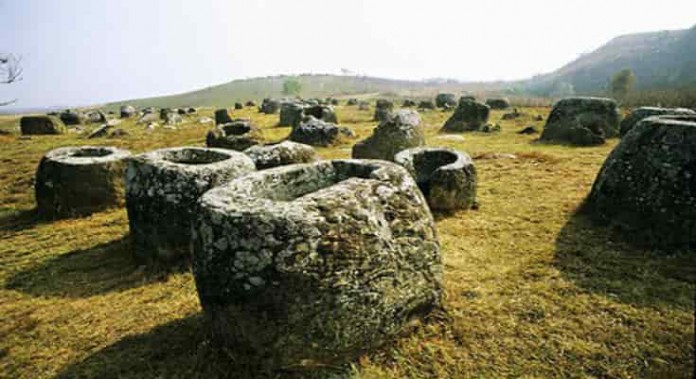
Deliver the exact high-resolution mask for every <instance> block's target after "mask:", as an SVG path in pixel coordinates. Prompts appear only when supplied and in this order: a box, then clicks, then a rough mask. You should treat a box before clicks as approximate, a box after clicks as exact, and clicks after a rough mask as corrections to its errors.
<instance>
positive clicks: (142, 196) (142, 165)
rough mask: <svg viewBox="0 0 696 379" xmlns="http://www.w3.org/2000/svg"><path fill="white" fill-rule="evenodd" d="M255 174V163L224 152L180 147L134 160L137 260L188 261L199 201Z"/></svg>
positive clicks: (131, 196)
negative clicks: (243, 177) (223, 187)
mask: <svg viewBox="0 0 696 379" xmlns="http://www.w3.org/2000/svg"><path fill="white" fill-rule="evenodd" d="M254 170H255V166H254V162H252V160H251V158H249V157H247V156H246V155H244V154H242V153H238V152H235V151H229V150H222V149H206V148H199V147H176V148H169V149H161V150H155V151H151V152H148V153H145V154H141V155H138V156H135V157H133V158H132V159H131V160H129V162H128V168H127V170H126V205H127V208H128V222H129V225H130V234H131V238H132V240H133V245H134V252H135V256H136V258H138V259H139V260H141V261H145V262H153V263H154V262H170V261H174V260H178V259H182V258H187V257H188V256H189V253H190V246H189V245H190V238H191V221H192V219H193V215H194V213H195V210H194V209H195V204H196V202H197V201H198V198H199V197H200V196H201V195H203V193H204V192H205V191H207V190H209V189H211V188H213V187H215V186H218V185H221V184H224V183H226V182H228V181H230V180H232V179H234V178H236V177H237V176H239V175H242V174H246V173H249V172H251V171H254Z"/></svg>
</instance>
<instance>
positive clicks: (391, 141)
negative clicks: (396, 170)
mask: <svg viewBox="0 0 696 379" xmlns="http://www.w3.org/2000/svg"><path fill="white" fill-rule="evenodd" d="M423 145H425V137H424V135H423V130H422V128H421V119H420V115H419V114H418V112H416V111H413V110H399V111H396V112H394V114H392V115H391V116H390V117H389V118H388V119H387V120H386V121H384V122H382V123H380V124H379V126H377V127H376V128H375V130H374V132H373V133H372V135H371V136H370V137H368V138H366V139H364V140H362V141H360V142H358V143H356V144H355V145H354V146H353V158H360V159H382V160H385V161H393V160H394V155H395V154H396V153H398V152H399V151H401V150H404V149H408V148H411V147H419V146H423Z"/></svg>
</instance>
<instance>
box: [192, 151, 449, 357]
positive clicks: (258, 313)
mask: <svg viewBox="0 0 696 379" xmlns="http://www.w3.org/2000/svg"><path fill="white" fill-rule="evenodd" d="M193 230H194V231H195V234H194V242H193V251H194V258H193V273H194V278H195V280H196V288H197V289H198V294H199V297H200V300H201V305H202V307H203V311H204V313H205V314H206V316H207V318H208V320H209V321H210V324H211V326H212V333H213V337H214V339H216V340H217V341H219V342H222V343H223V344H226V345H228V346H234V347H235V348H241V349H243V350H248V351H251V352H252V353H253V354H254V355H255V356H257V357H260V358H261V359H263V360H265V361H266V364H268V365H269V366H271V367H279V366H280V367H282V366H295V365H302V364H307V363H309V364H339V363H343V362H346V361H348V360H350V359H353V358H355V357H357V356H358V355H360V354H361V353H363V352H365V351H368V350H370V349H372V348H374V347H377V346H379V345H381V344H383V343H385V342H387V341H390V340H392V339H393V338H394V337H396V336H398V335H399V334H400V333H403V329H404V327H405V326H406V325H407V323H408V322H410V321H411V320H413V319H415V318H418V317H421V316H422V315H423V314H425V313H427V312H428V311H429V310H430V309H431V308H433V307H435V306H437V305H438V303H439V299H440V297H441V293H442V284H441V283H442V271H443V266H442V259H441V256H440V252H439V244H438V241H437V236H436V231H435V226H434V222H433V218H432V215H431V214H430V211H429V210H428V207H427V206H426V202H425V199H424V198H423V195H422V194H421V193H420V191H419V190H418V188H417V186H416V184H415V182H414V181H413V179H412V178H411V177H410V176H409V174H408V173H407V172H406V171H405V170H404V169H403V168H401V167H399V166H397V165H394V164H391V163H388V162H383V161H351V160H346V161H323V162H318V163H314V164H306V165H291V166H284V167H278V168H274V169H270V170H264V171H260V172H258V173H252V174H249V175H246V176H244V177H240V178H238V179H237V180H234V181H232V182H230V183H229V184H227V185H225V186H221V187H218V188H215V189H213V190H211V191H209V192H207V193H206V194H205V195H204V196H203V197H202V198H201V200H200V202H199V211H198V212H196V216H195V224H194V228H193Z"/></svg>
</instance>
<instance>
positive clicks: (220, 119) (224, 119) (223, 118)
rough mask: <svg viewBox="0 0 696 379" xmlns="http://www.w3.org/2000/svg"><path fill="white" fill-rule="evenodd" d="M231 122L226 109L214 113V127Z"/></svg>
mask: <svg viewBox="0 0 696 379" xmlns="http://www.w3.org/2000/svg"><path fill="white" fill-rule="evenodd" d="M230 122H232V117H230V114H229V112H227V108H221V109H218V110H216V111H215V125H221V124H227V123H230Z"/></svg>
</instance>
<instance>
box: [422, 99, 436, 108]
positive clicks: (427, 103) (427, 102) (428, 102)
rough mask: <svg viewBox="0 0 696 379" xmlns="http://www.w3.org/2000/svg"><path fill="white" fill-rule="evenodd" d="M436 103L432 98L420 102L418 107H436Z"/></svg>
mask: <svg viewBox="0 0 696 379" xmlns="http://www.w3.org/2000/svg"><path fill="white" fill-rule="evenodd" d="M435 108H436V107H435V103H433V102H432V101H431V100H423V101H420V102H419V103H418V109H435Z"/></svg>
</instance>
